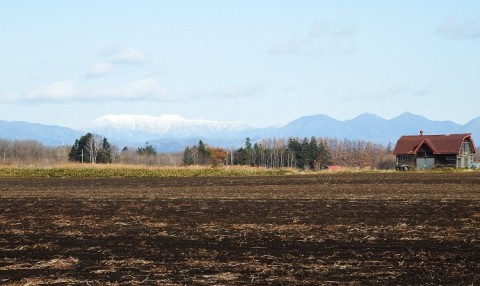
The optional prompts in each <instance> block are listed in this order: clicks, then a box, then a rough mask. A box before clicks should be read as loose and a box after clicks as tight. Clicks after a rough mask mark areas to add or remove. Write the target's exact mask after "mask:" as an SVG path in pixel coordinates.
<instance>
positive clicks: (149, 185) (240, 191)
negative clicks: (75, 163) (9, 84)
mask: <svg viewBox="0 0 480 286" xmlns="http://www.w3.org/2000/svg"><path fill="white" fill-rule="evenodd" d="M0 284H6V285H47V284H48V285H182V284H188V285H192V284H193V285H208V284H215V285H219V284H220V285H222V284H224V285H239V284H246V285H265V284H272V285H280V284H282V285H285V284H287V285H288V284H296V285H298V284H311V285H318V284H323V285H343V284H348V285H365V284H374V285H375V284H378V285H385V284H388V285H390V284H409V285H412V284H422V285H440V284H443V285H445V284H455V285H479V284H480V173H475V172H470V173H365V174H362V173H356V174H321V175H312V176H310V175H308V176H307V175H295V176H279V177H233V178H232V177H228V178H223V177H209V178H148V179H141V178H128V179H122V178H109V179H102V178H88V179H71V178H70V179H69V178H65V179H61V178H59V179H52V178H44V179H33V178H10V179H8V178H3V179H0Z"/></svg>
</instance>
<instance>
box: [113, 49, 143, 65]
mask: <svg viewBox="0 0 480 286" xmlns="http://www.w3.org/2000/svg"><path fill="white" fill-rule="evenodd" d="M147 59H148V57H147V54H145V53H144V52H142V51H140V50H138V49H133V48H128V49H124V50H121V51H119V52H117V53H114V54H112V55H111V60H112V61H113V62H117V63H131V64H137V63H143V62H145V61H146V60H147Z"/></svg>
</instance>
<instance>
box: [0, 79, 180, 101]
mask: <svg viewBox="0 0 480 286" xmlns="http://www.w3.org/2000/svg"><path fill="white" fill-rule="evenodd" d="M172 99H173V98H172V96H171V95H170V94H169V93H168V92H167V90H166V89H165V88H164V87H163V86H162V85H161V84H160V83H159V82H158V81H157V80H156V79H154V78H145V79H141V80H138V81H133V82H130V83H128V84H126V85H124V86H121V87H94V88H79V87H78V86H77V85H76V84H75V83H74V82H72V81H68V80H66V81H59V82H54V83H52V84H49V85H44V86H40V87H37V88H34V89H31V90H27V91H24V92H12V91H9V92H5V93H3V94H1V95H0V102H45V103H65V102H79V101H82V102H84V101H90V102H104V101H138V100H145V101H168V100H172Z"/></svg>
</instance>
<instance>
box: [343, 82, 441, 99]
mask: <svg viewBox="0 0 480 286" xmlns="http://www.w3.org/2000/svg"><path fill="white" fill-rule="evenodd" d="M433 89H434V87H433V85H432V84H426V85H405V84H390V85H383V86H380V87H378V88H374V89H364V88H354V89H351V90H349V91H348V92H347V91H345V90H344V91H340V93H341V94H342V96H341V97H342V99H344V100H351V101H379V100H389V99H395V98H412V99H413V98H419V97H423V96H428V95H430V94H431V93H432V92H433ZM335 93H337V91H336V92H335Z"/></svg>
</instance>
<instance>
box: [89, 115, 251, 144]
mask: <svg viewBox="0 0 480 286" xmlns="http://www.w3.org/2000/svg"><path fill="white" fill-rule="evenodd" d="M249 128H250V127H249V126H248V125H246V124H243V123H241V122H221V121H211V120H203V119H185V118H183V117H180V116H178V115H162V116H149V115H128V114H126V115H125V114H124V115H105V116H102V117H99V118H97V119H96V120H94V121H93V122H92V123H91V124H89V125H88V126H86V127H85V128H83V129H84V130H88V131H90V132H94V133H98V134H102V135H103V136H105V137H108V138H111V139H112V140H115V141H124V142H138V141H139V140H142V139H143V140H157V139H164V138H168V139H186V138H231V137H232V136H234V137H235V136H236V135H237V134H239V133H241V132H242V131H245V130H247V129H249Z"/></svg>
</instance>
